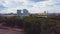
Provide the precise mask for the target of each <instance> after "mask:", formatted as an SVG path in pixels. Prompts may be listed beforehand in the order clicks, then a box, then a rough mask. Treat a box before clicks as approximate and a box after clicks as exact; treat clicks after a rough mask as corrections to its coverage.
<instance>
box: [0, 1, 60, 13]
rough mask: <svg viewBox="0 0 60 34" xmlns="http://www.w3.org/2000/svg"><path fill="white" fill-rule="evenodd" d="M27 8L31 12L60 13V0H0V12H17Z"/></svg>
mask: <svg viewBox="0 0 60 34" xmlns="http://www.w3.org/2000/svg"><path fill="white" fill-rule="evenodd" d="M17 9H19V10H20V9H27V10H28V11H29V12H30V13H42V12H44V11H47V12H48V13H60V0H0V13H11V12H13V13H16V10H17Z"/></svg>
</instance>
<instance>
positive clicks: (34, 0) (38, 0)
mask: <svg viewBox="0 0 60 34" xmlns="http://www.w3.org/2000/svg"><path fill="white" fill-rule="evenodd" d="M30 1H33V2H40V1H46V0H30Z"/></svg>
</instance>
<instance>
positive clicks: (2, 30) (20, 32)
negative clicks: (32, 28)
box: [0, 29, 25, 34]
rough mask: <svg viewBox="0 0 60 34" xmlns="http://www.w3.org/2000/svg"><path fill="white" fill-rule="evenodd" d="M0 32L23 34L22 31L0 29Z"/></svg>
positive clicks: (4, 33) (0, 33)
mask: <svg viewBox="0 0 60 34" xmlns="http://www.w3.org/2000/svg"><path fill="white" fill-rule="evenodd" d="M0 34H25V33H24V32H23V31H18V30H8V29H0Z"/></svg>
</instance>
